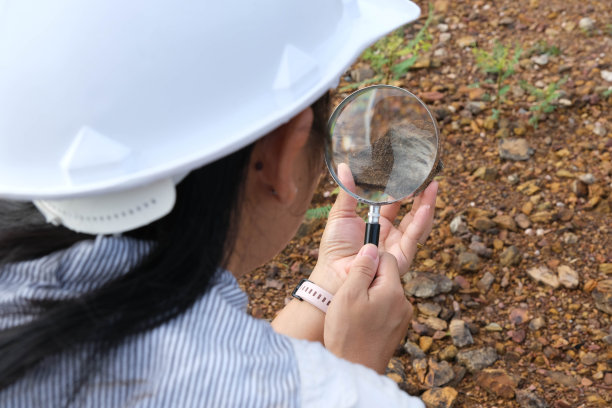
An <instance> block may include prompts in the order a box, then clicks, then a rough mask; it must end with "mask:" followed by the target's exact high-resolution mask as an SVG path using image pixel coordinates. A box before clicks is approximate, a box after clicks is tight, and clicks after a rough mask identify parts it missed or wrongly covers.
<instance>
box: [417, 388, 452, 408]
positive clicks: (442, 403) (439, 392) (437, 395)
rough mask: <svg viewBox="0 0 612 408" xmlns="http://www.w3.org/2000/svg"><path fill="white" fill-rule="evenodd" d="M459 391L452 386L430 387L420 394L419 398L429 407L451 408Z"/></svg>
mask: <svg viewBox="0 0 612 408" xmlns="http://www.w3.org/2000/svg"><path fill="white" fill-rule="evenodd" d="M458 394H459V393H458V392H457V390H456V389H454V388H452V387H444V388H432V389H430V390H427V391H425V392H424V393H423V395H421V399H422V400H423V402H424V403H425V404H426V405H427V407H431V408H452V407H453V405H454V404H455V401H456V400H457V395H458Z"/></svg>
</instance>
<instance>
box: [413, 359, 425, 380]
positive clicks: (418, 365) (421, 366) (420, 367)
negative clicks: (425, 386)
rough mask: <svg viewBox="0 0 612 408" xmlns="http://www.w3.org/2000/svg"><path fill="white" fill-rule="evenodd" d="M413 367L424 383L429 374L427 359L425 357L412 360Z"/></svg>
mask: <svg viewBox="0 0 612 408" xmlns="http://www.w3.org/2000/svg"><path fill="white" fill-rule="evenodd" d="M412 369H413V370H414V372H415V373H416V375H417V378H418V380H419V382H421V383H424V382H425V377H426V376H427V360H426V359H424V358H421V359H418V360H412Z"/></svg>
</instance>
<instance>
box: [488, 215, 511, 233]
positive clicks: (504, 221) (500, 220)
mask: <svg viewBox="0 0 612 408" xmlns="http://www.w3.org/2000/svg"><path fill="white" fill-rule="evenodd" d="M493 222H495V224H497V226H498V227H500V228H503V229H507V230H510V231H516V222H514V219H513V218H512V216H510V215H506V214H502V215H498V216H496V217H494V218H493Z"/></svg>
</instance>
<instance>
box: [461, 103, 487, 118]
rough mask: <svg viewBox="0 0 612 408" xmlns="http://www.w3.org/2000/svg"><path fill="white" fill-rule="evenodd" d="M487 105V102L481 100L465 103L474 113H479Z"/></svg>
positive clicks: (466, 107)
mask: <svg viewBox="0 0 612 408" xmlns="http://www.w3.org/2000/svg"><path fill="white" fill-rule="evenodd" d="M486 107H487V104H486V103H484V102H480V101H470V102H468V103H467V104H466V105H465V109H467V110H469V111H470V112H472V114H473V115H477V114H479V113H480V112H482V111H483V110H484V109H485V108H486Z"/></svg>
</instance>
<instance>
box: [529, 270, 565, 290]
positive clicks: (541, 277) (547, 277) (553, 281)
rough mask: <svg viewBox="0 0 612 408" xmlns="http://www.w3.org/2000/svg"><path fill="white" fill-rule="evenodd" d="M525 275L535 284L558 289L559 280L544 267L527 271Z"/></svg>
mask: <svg viewBox="0 0 612 408" xmlns="http://www.w3.org/2000/svg"><path fill="white" fill-rule="evenodd" d="M527 274H528V275H529V276H530V277H531V278H532V279H533V280H535V281H537V282H542V283H545V284H547V285H548V286H552V287H553V288H555V289H557V288H558V287H559V279H558V278H557V275H555V274H554V273H553V272H552V271H551V270H550V269H548V268H547V267H546V266H538V267H535V268H531V269H529V270H528V271H527Z"/></svg>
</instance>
